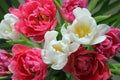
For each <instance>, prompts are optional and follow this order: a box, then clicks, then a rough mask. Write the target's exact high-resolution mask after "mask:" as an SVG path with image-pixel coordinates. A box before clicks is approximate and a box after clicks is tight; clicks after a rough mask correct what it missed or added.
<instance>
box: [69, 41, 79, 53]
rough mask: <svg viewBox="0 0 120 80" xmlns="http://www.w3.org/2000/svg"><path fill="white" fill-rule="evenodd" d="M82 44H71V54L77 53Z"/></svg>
mask: <svg viewBox="0 0 120 80" xmlns="http://www.w3.org/2000/svg"><path fill="white" fill-rule="evenodd" d="M79 46H80V44H79V43H76V42H73V43H72V44H70V48H69V49H70V54H71V53H73V52H75V51H76V50H77V49H78V48H79Z"/></svg>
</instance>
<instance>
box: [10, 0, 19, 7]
mask: <svg viewBox="0 0 120 80" xmlns="http://www.w3.org/2000/svg"><path fill="white" fill-rule="evenodd" d="M12 4H13V6H14V7H16V8H18V6H19V5H20V3H19V1H18V0H12Z"/></svg>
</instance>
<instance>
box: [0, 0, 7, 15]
mask: <svg viewBox="0 0 120 80" xmlns="http://www.w3.org/2000/svg"><path fill="white" fill-rule="evenodd" d="M0 7H1V8H2V9H3V10H4V12H5V13H8V9H9V5H8V4H7V3H6V1H5V0H0Z"/></svg>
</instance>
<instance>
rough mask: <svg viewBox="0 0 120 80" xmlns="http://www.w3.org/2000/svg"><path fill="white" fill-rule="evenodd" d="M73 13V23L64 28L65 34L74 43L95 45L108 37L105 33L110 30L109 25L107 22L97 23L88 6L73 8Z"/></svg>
mask: <svg viewBox="0 0 120 80" xmlns="http://www.w3.org/2000/svg"><path fill="white" fill-rule="evenodd" d="M73 14H74V15H75V20H74V21H73V23H72V24H71V25H69V26H68V27H67V29H65V28H64V27H63V28H62V30H63V31H62V34H63V36H66V35H69V39H70V41H71V42H72V43H73V42H76V43H79V44H90V45H93V44H97V43H100V42H102V41H104V40H105V39H106V36H105V35H104V34H105V33H106V32H107V31H108V30H109V26H108V25H105V24H100V25H97V24H96V21H95V19H94V18H93V17H92V16H91V14H90V12H89V11H88V10H87V9H86V8H82V9H81V8H76V9H74V10H73ZM64 31H66V33H64Z"/></svg>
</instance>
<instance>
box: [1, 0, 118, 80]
mask: <svg viewBox="0 0 120 80" xmlns="http://www.w3.org/2000/svg"><path fill="white" fill-rule="evenodd" d="M87 6H88V0H65V1H64V2H63V4H62V6H61V9H60V12H61V14H62V16H63V18H64V19H65V20H66V21H67V22H68V23H69V24H72V23H73V22H74V23H75V21H76V22H77V20H79V18H78V19H76V20H75V18H76V17H75V15H74V14H76V15H77V14H78V13H74V14H73V10H74V9H75V8H77V7H80V8H81V9H82V8H86V7H87ZM83 10H84V11H86V10H85V9H83ZM9 11H10V13H11V14H13V15H15V16H16V17H17V18H18V19H19V20H18V21H17V22H15V24H14V28H15V30H16V31H17V32H18V33H20V34H22V35H24V36H25V37H27V38H30V39H31V38H32V40H35V41H36V43H43V42H44V40H46V39H49V38H50V40H51V42H50V40H49V41H48V42H47V41H45V43H46V45H45V46H44V48H45V49H44V52H45V54H43V50H42V49H41V48H38V47H36V48H35V47H34V48H30V47H29V46H26V45H23V44H14V45H13V47H12V49H11V53H12V54H11V53H10V54H9V53H8V52H6V51H5V50H0V76H5V75H8V74H13V75H12V79H13V80H45V78H46V77H47V75H48V73H49V71H48V70H49V66H50V65H48V64H47V63H53V68H54V67H55V68H56V69H57V68H58V66H60V67H61V65H58V64H60V63H61V62H60V61H58V62H55V60H56V61H57V59H61V60H62V58H60V57H61V56H62V57H64V59H65V61H66V63H65V64H63V65H62V67H63V68H62V67H61V68H59V69H60V70H62V71H64V72H65V73H69V74H72V75H73V76H74V78H75V80H107V79H108V78H109V77H110V76H111V71H110V69H109V67H108V66H107V64H106V61H107V60H109V59H111V58H113V57H114V56H115V55H116V52H117V51H120V38H119V35H120V29H118V28H115V27H111V28H110V29H109V30H108V32H106V33H105V36H106V38H105V40H104V41H102V42H99V43H96V44H92V45H91V44H90V45H89V46H91V47H92V49H93V50H88V49H87V47H86V46H84V44H82V43H81V42H79V39H81V38H82V37H84V36H85V37H86V35H88V34H89V33H90V31H92V30H91V29H90V28H89V27H88V25H82V27H80V28H81V29H82V28H83V27H85V28H83V31H87V32H88V33H87V32H83V33H79V26H81V24H80V25H77V26H76V29H78V30H76V29H75V30H74V31H73V33H74V34H75V35H77V34H78V36H77V37H78V38H79V39H78V42H77V40H75V39H74V38H76V36H75V37H73V35H74V34H73V33H72V32H71V33H70V31H69V29H68V31H67V29H66V32H64V33H65V36H66V35H67V36H68V37H69V38H71V36H70V35H68V34H67V33H70V34H72V37H73V38H72V40H69V38H66V37H65V36H64V33H62V32H61V33H62V35H63V38H62V40H61V41H58V42H57V40H56V39H54V40H53V41H52V38H56V36H57V33H56V34H52V33H54V32H52V33H49V35H50V36H47V35H46V33H47V32H48V31H51V30H55V27H56V24H57V21H58V19H57V18H56V12H57V8H56V5H55V3H54V1H53V0H25V3H23V4H21V5H20V6H19V7H18V8H17V9H15V8H10V9H9ZM86 12H87V11H86ZM81 13H82V12H81ZM83 13H84V12H83ZM85 14H88V16H85V15H84V16H85V17H91V15H90V14H89V12H87V13H85ZM81 15H82V14H81ZM82 17H83V16H82ZM87 19H89V18H85V20H87ZM90 19H91V18H90ZM74 20H75V21H74ZM91 20H93V19H91ZM88 22H89V21H88ZM78 23H79V22H78ZM76 24H77V23H75V25H76ZM90 24H91V25H92V26H94V24H92V23H90ZM71 26H72V25H70V27H71ZM68 27H69V26H68ZM73 29H74V28H73ZM86 29H88V30H86ZM61 31H62V30H61ZM63 31H64V30H63ZM9 32H10V30H9ZM92 34H93V35H94V33H92V32H91V35H92ZM52 35H55V37H52ZM95 35H96V34H95ZM93 37H94V38H95V36H93ZM94 38H93V39H94ZM65 40H66V41H65ZM67 40H68V41H67ZM62 41H63V42H62ZM75 41H76V42H75ZM96 41H97V40H96ZM67 42H68V44H67ZM88 42H89V41H88ZM91 42H92V38H91ZM91 42H89V43H91ZM47 43H49V44H47ZM72 43H74V44H72ZM59 44H60V45H59ZM76 44H78V48H76V49H74V50H71V48H74V47H76V46H74V47H73V45H76ZM51 45H52V48H51ZM66 45H67V48H66ZM85 45H86V44H85ZM46 46H47V47H46ZM61 46H62V47H61ZM68 46H70V47H68ZM47 48H48V50H46V49H47ZM53 48H54V49H53ZM63 48H64V49H63ZM49 49H51V50H49ZM52 49H53V50H52ZM65 49H66V50H65ZM55 51H56V52H57V53H55ZM51 52H53V53H51ZM65 52H68V53H67V54H64V53H65ZM49 53H50V54H49ZM61 53H62V54H61ZM48 54H49V55H48ZM52 54H53V56H52ZM54 54H55V55H54ZM57 54H59V55H57ZM46 55H48V57H49V58H48V57H47V56H46ZM44 56H45V58H43V57H44ZM50 57H52V59H50ZM54 57H56V58H54ZM66 57H68V58H66ZM54 59H55V60H54ZM64 59H63V60H64ZM49 60H51V61H49Z"/></svg>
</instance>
